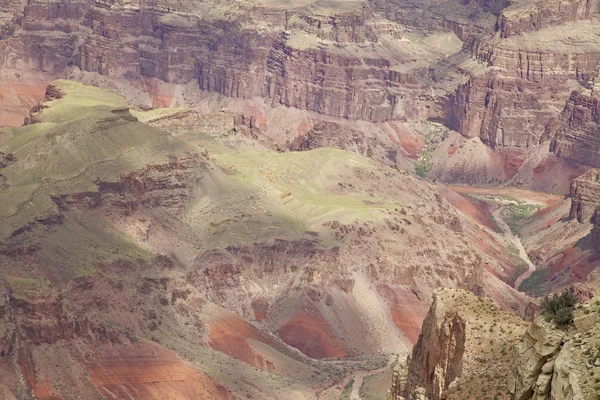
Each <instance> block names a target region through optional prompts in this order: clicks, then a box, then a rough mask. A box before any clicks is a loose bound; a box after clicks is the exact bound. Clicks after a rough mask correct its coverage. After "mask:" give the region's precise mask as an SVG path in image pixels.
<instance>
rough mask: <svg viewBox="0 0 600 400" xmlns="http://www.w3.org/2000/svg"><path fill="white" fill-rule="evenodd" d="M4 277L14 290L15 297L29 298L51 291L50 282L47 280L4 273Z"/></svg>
mask: <svg viewBox="0 0 600 400" xmlns="http://www.w3.org/2000/svg"><path fill="white" fill-rule="evenodd" d="M2 278H3V279H4V281H5V282H6V283H7V285H8V287H9V288H10V290H11V291H12V296H13V297H14V298H29V297H31V296H34V295H43V294H45V293H48V292H49V291H50V286H49V283H48V282H47V281H45V280H40V279H34V278H19V277H16V276H10V275H4V276H3V277H2Z"/></svg>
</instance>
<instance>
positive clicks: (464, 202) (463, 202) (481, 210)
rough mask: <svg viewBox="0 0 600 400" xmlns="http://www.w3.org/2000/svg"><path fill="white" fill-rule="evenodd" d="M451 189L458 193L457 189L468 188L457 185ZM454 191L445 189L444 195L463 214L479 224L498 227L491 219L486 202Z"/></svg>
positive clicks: (495, 228) (488, 205)
mask: <svg viewBox="0 0 600 400" xmlns="http://www.w3.org/2000/svg"><path fill="white" fill-rule="evenodd" d="M451 189H452V191H454V192H456V193H460V190H457V189H468V188H461V187H459V188H451ZM456 193H453V192H448V191H445V193H444V194H445V197H446V199H447V200H448V201H449V202H450V204H452V205H453V206H454V207H456V208H457V209H458V210H459V211H460V212H462V213H463V214H464V215H465V216H467V217H469V218H471V219H472V220H473V221H475V222H477V223H479V224H481V225H484V226H487V227H488V228H490V229H492V230H497V229H498V228H497V226H496V224H495V223H494V221H493V220H492V219H491V211H490V208H491V207H490V204H489V203H488V202H486V201H483V200H477V199H473V198H469V197H467V196H461V195H457V194H456Z"/></svg>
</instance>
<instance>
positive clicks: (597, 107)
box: [548, 92, 600, 167]
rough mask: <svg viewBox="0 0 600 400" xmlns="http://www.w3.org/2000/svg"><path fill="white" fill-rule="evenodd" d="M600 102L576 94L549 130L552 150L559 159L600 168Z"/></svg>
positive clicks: (593, 97) (571, 97)
mask: <svg viewBox="0 0 600 400" xmlns="http://www.w3.org/2000/svg"><path fill="white" fill-rule="evenodd" d="M599 134H600V100H599V99H598V97H596V96H594V95H589V94H584V93H580V92H573V93H571V96H570V97H569V100H568V101H567V102H566V104H565V107H564V109H563V111H562V113H561V114H560V116H559V118H558V119H557V120H555V121H552V123H551V124H550V125H549V127H548V135H549V136H552V137H553V138H554V140H553V141H552V145H551V150H552V151H553V152H554V154H556V155H557V156H559V157H563V158H566V159H569V160H573V161H576V162H578V163H581V164H585V165H590V166H593V167H600V139H599Z"/></svg>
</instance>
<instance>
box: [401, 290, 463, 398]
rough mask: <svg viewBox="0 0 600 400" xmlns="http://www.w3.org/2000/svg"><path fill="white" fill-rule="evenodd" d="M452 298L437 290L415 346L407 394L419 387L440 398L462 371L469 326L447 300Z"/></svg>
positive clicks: (411, 393)
mask: <svg viewBox="0 0 600 400" xmlns="http://www.w3.org/2000/svg"><path fill="white" fill-rule="evenodd" d="M447 301H451V299H448V298H446V296H445V294H443V293H442V294H441V296H440V293H439V292H438V293H436V294H435V295H434V297H433V301H432V303H431V308H430V310H429V313H428V314H427V317H426V318H425V320H424V321H423V329H422V331H421V334H420V335H419V341H418V342H417V344H416V345H415V347H414V348H413V353H412V362H411V363H410V366H409V375H410V380H411V381H410V382H409V383H408V385H407V387H406V392H407V394H408V395H409V396H410V397H411V398H414V397H416V393H418V392H420V391H421V390H419V388H420V387H421V388H425V389H426V391H427V397H428V398H430V399H433V400H438V399H441V398H444V397H443V394H444V392H445V391H446V390H447V389H448V387H449V386H450V384H451V383H452V382H453V381H454V380H455V379H456V378H457V377H458V376H459V375H460V373H461V371H462V363H463V356H464V352H465V341H466V326H465V321H464V319H463V318H462V317H461V316H460V315H459V314H458V313H457V312H456V311H453V310H452V308H453V307H452V306H451V305H450V304H448V303H447Z"/></svg>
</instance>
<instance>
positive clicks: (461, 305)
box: [388, 290, 600, 400]
mask: <svg viewBox="0 0 600 400" xmlns="http://www.w3.org/2000/svg"><path fill="white" fill-rule="evenodd" d="M471 296H472V295H469V294H467V293H465V292H460V291H448V290H442V291H438V292H437V293H436V296H435V297H434V302H433V303H432V308H431V309H430V312H429V314H428V316H427V318H426V319H425V321H424V325H423V333H422V336H423V337H422V338H421V339H420V340H419V342H418V343H417V345H415V348H414V350H413V357H416V358H413V359H412V360H410V359H409V360H408V361H407V363H408V366H409V368H408V375H407V376H404V375H403V366H402V365H398V366H396V368H395V372H394V375H393V380H392V386H391V389H390V391H389V392H388V399H390V400H401V399H405V398H406V399H411V400H420V399H440V398H443V399H448V400H451V399H452V400H453V399H457V400H458V399H464V398H470V397H472V396H477V395H478V394H482V395H483V396H482V397H483V398H485V396H487V397H495V396H497V397H500V393H502V394H504V395H506V396H509V397H510V398H511V399H515V400H546V399H550V398H551V399H554V400H575V399H578V400H583V399H592V398H595V397H596V396H597V390H598V389H597V386H596V382H595V380H594V379H592V378H590V377H593V375H595V373H596V369H597V367H598V366H599V365H600V361H598V360H600V352H599V351H598V343H600V342H599V339H600V336H599V335H598V332H597V329H595V324H596V323H597V321H598V318H600V317H598V315H596V314H597V313H596V310H595V309H596V307H597V306H595V305H594V304H595V303H594V302H593V301H590V302H588V303H587V304H583V305H581V306H580V307H578V310H576V311H575V322H574V324H573V325H572V326H571V327H569V329H558V328H556V327H555V326H554V325H553V324H552V323H549V322H545V321H544V318H542V317H541V316H538V318H536V319H535V320H534V321H533V322H531V323H525V322H523V321H520V322H519V321H518V320H514V319H513V320H512V321H510V319H511V318H514V316H513V317H509V316H507V315H506V314H504V315H500V314H499V313H500V311H498V310H495V309H494V308H493V307H491V308H487V307H489V306H487V305H485V302H483V301H481V300H475V302H472V301H473V300H474V298H473V297H471ZM477 303H479V305H480V308H479V310H480V312H476V313H473V311H474V307H475V306H476V304H477ZM440 305H443V306H442V307H440ZM486 308H487V309H486ZM442 310H443V311H442ZM440 311H442V313H441V314H440ZM453 314H454V315H455V316H454V317H452V315H453ZM434 316H435V317H437V318H438V322H437V323H433V324H432V322H433V320H434ZM456 318H460V319H461V321H462V322H461V326H462V327H464V329H460V331H461V332H464V336H463V335H462V334H461V335H459V336H462V337H464V342H463V341H462V340H461V341H460V342H462V343H464V346H463V347H458V346H456V343H457V340H456V339H457V338H458V337H459V336H457V335H456V334H454V335H453V334H448V332H458V331H459V330H457V329H456V325H454V324H453V323H452V322H451V321H452V320H456ZM515 323H516V325H515ZM432 328H433V330H432ZM439 328H445V329H443V330H442V331H440V329H439ZM443 332H446V333H443ZM430 333H434V336H430ZM440 333H441V334H440ZM425 337H430V338H432V339H434V340H424V338H425ZM422 339H423V340H422ZM495 348H496V349H498V348H499V349H500V352H499V354H495V350H494V349H495ZM447 349H456V350H460V352H459V353H460V357H456V355H457V354H458V353H456V352H452V351H451V352H450V353H449V352H448V351H447ZM449 354H450V355H453V356H451V357H447V356H448V355H449ZM440 355H441V356H442V357H441V358H442V359H443V361H442V362H440V357H439V356H440ZM446 360H447V361H449V362H446ZM426 371H428V372H426ZM500 371H504V373H499V372H500ZM424 372H425V373H424ZM443 382H446V383H443ZM441 383H442V384H441ZM440 384H441V385H440ZM502 386H504V387H503V389H502V390H500V387H502ZM440 389H441V392H440V391H439V390H440Z"/></svg>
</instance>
